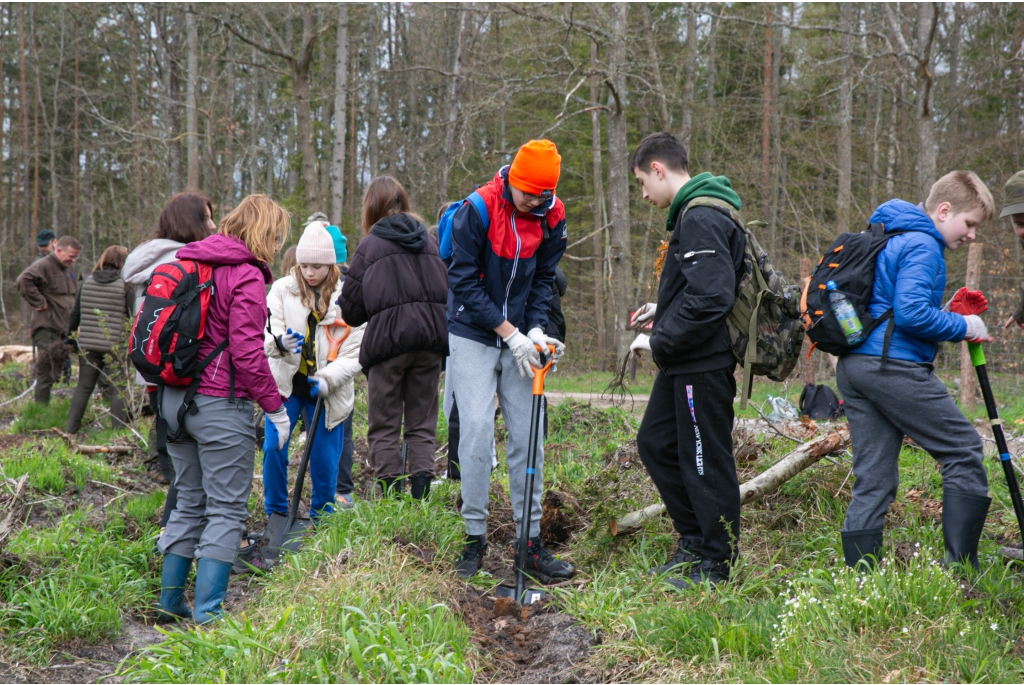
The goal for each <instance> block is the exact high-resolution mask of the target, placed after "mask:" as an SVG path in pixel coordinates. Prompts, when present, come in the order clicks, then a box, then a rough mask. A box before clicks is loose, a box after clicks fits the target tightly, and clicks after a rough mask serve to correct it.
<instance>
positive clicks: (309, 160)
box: [292, 6, 320, 218]
mask: <svg viewBox="0 0 1024 685" xmlns="http://www.w3.org/2000/svg"><path fill="white" fill-rule="evenodd" d="M315 40H316V31H315V27H314V26H313V8H312V7H309V6H303V11H302V50H301V52H300V54H299V56H298V57H297V58H296V59H294V60H292V79H293V80H294V85H295V113H296V115H297V117H298V128H299V150H300V151H301V153H302V182H303V185H305V187H306V211H307V212H316V211H319V209H320V183H319V181H318V178H317V173H316V166H317V164H316V149H315V148H314V146H313V124H312V119H311V116H310V111H309V65H310V63H311V62H312V60H313V47H314V46H313V43H314V41H315ZM303 218H305V217H303Z"/></svg>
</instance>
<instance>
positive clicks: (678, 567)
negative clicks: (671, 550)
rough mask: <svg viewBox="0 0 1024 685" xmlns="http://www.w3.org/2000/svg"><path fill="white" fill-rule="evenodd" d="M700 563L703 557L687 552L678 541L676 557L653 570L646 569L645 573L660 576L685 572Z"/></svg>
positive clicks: (684, 545)
mask: <svg viewBox="0 0 1024 685" xmlns="http://www.w3.org/2000/svg"><path fill="white" fill-rule="evenodd" d="M702 561H704V557H702V556H701V555H700V554H697V553H696V552H691V551H690V550H688V549H687V548H686V544H685V543H684V542H683V541H682V540H680V541H679V548H678V549H677V550H676V555H675V556H674V557H672V558H671V559H669V560H668V562H667V563H664V564H662V565H661V566H655V567H654V568H651V569H647V573H649V574H650V575H652V576H660V575H661V574H663V573H676V572H681V571H686V570H688V569H689V568H690V567H691V566H692V565H694V564H699V563H700V562H702Z"/></svg>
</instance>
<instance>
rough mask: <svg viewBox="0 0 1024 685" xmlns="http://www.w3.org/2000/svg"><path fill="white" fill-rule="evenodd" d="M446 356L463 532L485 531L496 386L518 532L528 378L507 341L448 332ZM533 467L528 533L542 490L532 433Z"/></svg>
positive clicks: (535, 531)
mask: <svg viewBox="0 0 1024 685" xmlns="http://www.w3.org/2000/svg"><path fill="white" fill-rule="evenodd" d="M448 346H449V348H450V349H451V356H449V357H448V369H447V371H446V372H445V382H444V412H445V416H447V415H448V412H449V411H450V410H451V406H452V398H453V397H454V398H455V400H456V402H457V403H458V405H459V425H460V430H461V439H460V441H459V468H460V469H461V471H462V519H463V520H464V521H465V522H466V534H467V535H484V534H485V533H486V532H487V502H488V500H489V490H490V482H491V449H492V446H493V444H494V392H495V390H497V392H498V402H499V404H500V405H501V413H502V416H504V417H505V427H506V428H507V429H508V445H507V449H506V450H505V460H506V463H507V464H508V481H509V482H508V485H509V491H510V493H509V494H510V495H511V499H512V514H513V516H515V520H516V534H517V535H518V534H519V524H520V521H519V519H520V518H521V516H522V513H523V492H524V490H525V489H526V451H527V446H528V444H529V436H530V410H531V407H532V403H533V394H532V385H533V383H532V379H531V378H529V377H525V378H524V377H523V376H520V375H519V366H518V365H517V364H516V360H515V357H513V356H512V352H511V351H510V350H509V349H508V348H507V347H504V346H503V347H501V348H498V347H494V346H490V345H483V344H481V343H478V342H474V341H472V340H468V339H466V338H460V337H458V336H455V335H451V334H449V335H448ZM537 443H538V444H537V473H536V476H535V478H534V481H533V498H532V504H531V509H532V513H531V514H530V531H529V533H530V537H537V536H538V535H540V514H541V509H540V495H541V491H542V490H543V485H544V476H543V469H542V467H543V466H544V446H543V435H541V434H539V435H538V437H537Z"/></svg>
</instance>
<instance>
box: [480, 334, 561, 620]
mask: <svg viewBox="0 0 1024 685" xmlns="http://www.w3.org/2000/svg"><path fill="white" fill-rule="evenodd" d="M537 349H538V350H540V361H541V364H543V366H542V367H541V368H539V369H534V370H533V406H532V408H531V411H530V442H529V447H528V448H527V450H526V487H525V489H524V492H523V515H522V517H521V518H520V520H519V523H520V526H519V545H518V546H517V548H516V586H515V587H514V588H511V587H508V586H506V585H499V586H498V587H496V588H494V594H495V595H497V596H498V597H508V598H510V599H512V600H514V601H515V602H517V603H518V604H521V605H524V606H525V605H527V604H533V603H534V602H539V601H540V600H542V599H544V596H545V594H546V593H545V592H544V591H543V590H538V589H534V588H530V589H527V587H526V573H525V572H524V571H523V569H524V568H525V567H526V544H527V542H528V541H529V539H530V523H531V521H530V516H531V514H532V513H533V483H534V478H535V477H536V475H537V444H538V443H539V442H540V427H541V422H542V421H543V416H542V414H541V413H542V412H543V411H544V376H545V375H546V374H547V372H548V371H549V370H551V366H552V364H553V363H554V356H553V355H554V352H555V347H554V345H548V349H547V354H545V352H544V350H541V349H540V347H539V346H537Z"/></svg>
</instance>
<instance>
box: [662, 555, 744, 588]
mask: <svg viewBox="0 0 1024 685" xmlns="http://www.w3.org/2000/svg"><path fill="white" fill-rule="evenodd" d="M704 581H707V582H708V583H709V584H710V585H711V587H717V586H718V585H724V584H725V583H728V582H729V562H727V561H716V560H714V559H702V560H701V562H700V566H697V567H695V568H693V570H691V571H690V572H689V573H687V574H686V575H685V576H682V577H679V576H673V577H671V578H666V579H665V583H666V584H668V585H671V586H672V587H674V588H675V589H677V590H696V589H697V588H699V587H701V586H702V585H703V584H704Z"/></svg>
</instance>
